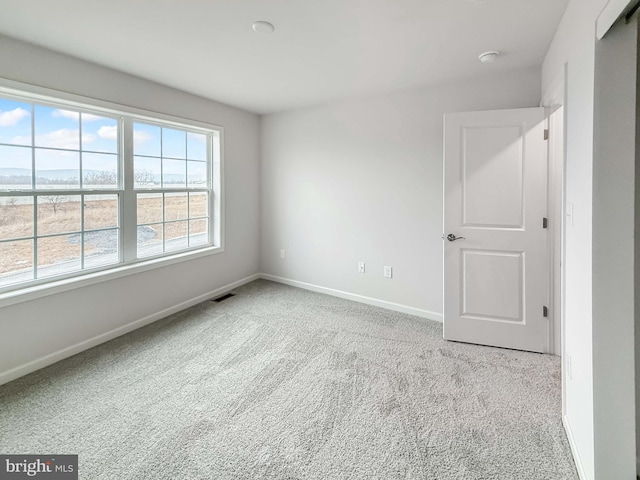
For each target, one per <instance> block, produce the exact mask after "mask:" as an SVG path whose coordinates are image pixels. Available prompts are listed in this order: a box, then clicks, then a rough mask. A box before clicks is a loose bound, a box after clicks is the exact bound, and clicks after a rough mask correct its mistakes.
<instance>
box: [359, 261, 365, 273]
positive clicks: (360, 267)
mask: <svg viewBox="0 0 640 480" xmlns="http://www.w3.org/2000/svg"><path fill="white" fill-rule="evenodd" d="M358 272H359V273H364V262H358Z"/></svg>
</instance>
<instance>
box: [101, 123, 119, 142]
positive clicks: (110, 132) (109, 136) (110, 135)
mask: <svg viewBox="0 0 640 480" xmlns="http://www.w3.org/2000/svg"><path fill="white" fill-rule="evenodd" d="M98 136H99V137H100V138H102V139H104V140H117V139H118V126H117V125H113V126H112V127H107V126H106V125H105V126H102V127H100V128H99V129H98Z"/></svg>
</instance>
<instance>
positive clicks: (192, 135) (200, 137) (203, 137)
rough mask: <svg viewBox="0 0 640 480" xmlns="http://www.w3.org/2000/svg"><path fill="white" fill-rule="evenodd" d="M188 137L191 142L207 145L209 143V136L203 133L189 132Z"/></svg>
mask: <svg viewBox="0 0 640 480" xmlns="http://www.w3.org/2000/svg"><path fill="white" fill-rule="evenodd" d="M187 137H188V138H190V139H191V140H196V141H197V142H202V143H205V142H206V141H207V136H206V135H203V134H201V133H192V132H187Z"/></svg>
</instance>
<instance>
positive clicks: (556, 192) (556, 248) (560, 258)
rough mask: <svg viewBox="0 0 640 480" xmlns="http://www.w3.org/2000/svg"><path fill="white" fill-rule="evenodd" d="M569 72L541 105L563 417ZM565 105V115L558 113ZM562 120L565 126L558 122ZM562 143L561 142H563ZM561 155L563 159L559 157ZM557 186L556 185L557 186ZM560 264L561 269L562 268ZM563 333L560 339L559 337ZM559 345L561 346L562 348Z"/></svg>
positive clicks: (568, 218) (567, 367)
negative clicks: (544, 123)
mask: <svg viewBox="0 0 640 480" xmlns="http://www.w3.org/2000/svg"><path fill="white" fill-rule="evenodd" d="M567 73H568V64H566V63H565V64H564V66H563V69H562V71H561V72H560V74H559V75H558V76H557V77H556V79H555V80H554V81H553V82H552V83H551V86H550V88H549V89H548V90H547V94H546V95H545V97H544V98H543V99H542V102H541V105H542V106H543V107H545V109H546V111H547V128H548V129H549V133H550V135H549V144H548V146H547V147H548V150H549V155H548V161H549V200H548V210H549V215H551V216H552V219H557V220H559V221H554V220H552V221H551V222H550V224H551V226H552V231H551V232H549V233H550V234H551V235H550V236H549V238H550V240H549V242H550V245H549V262H550V265H549V270H550V284H549V286H550V300H549V302H550V306H551V309H550V310H551V313H552V317H551V323H550V329H549V330H550V332H549V335H550V342H551V343H550V345H551V346H552V350H551V352H552V353H553V354H554V355H558V356H560V357H561V360H560V362H561V385H562V416H563V417H564V416H565V415H566V398H565V392H566V381H567V378H568V375H570V370H571V365H570V362H569V358H568V357H567V356H566V355H565V350H566V336H565V325H564V316H565V278H566V275H565V258H566V241H565V238H566V228H567V222H572V221H573V218H572V215H573V212H571V211H567V206H566V171H567V105H566V99H567V94H566V92H567V88H568V84H567V77H568V76H567ZM561 108H562V115H561V118H558V116H559V115H554V113H556V112H559V111H560V109H561ZM558 121H560V122H561V125H558ZM559 142H560V144H559ZM558 155H560V158H558ZM554 187H555V188H554ZM558 264H559V268H557V267H558ZM558 334H559V335H560V339H559V342H558V339H557V338H556V337H557V335H558ZM558 344H559V349H558Z"/></svg>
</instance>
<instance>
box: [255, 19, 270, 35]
mask: <svg viewBox="0 0 640 480" xmlns="http://www.w3.org/2000/svg"><path fill="white" fill-rule="evenodd" d="M251 28H253V31H254V32H258V33H273V31H274V30H275V29H276V27H274V26H273V24H272V23H269V22H265V21H264V20H258V21H257V22H253V24H252V25H251Z"/></svg>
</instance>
